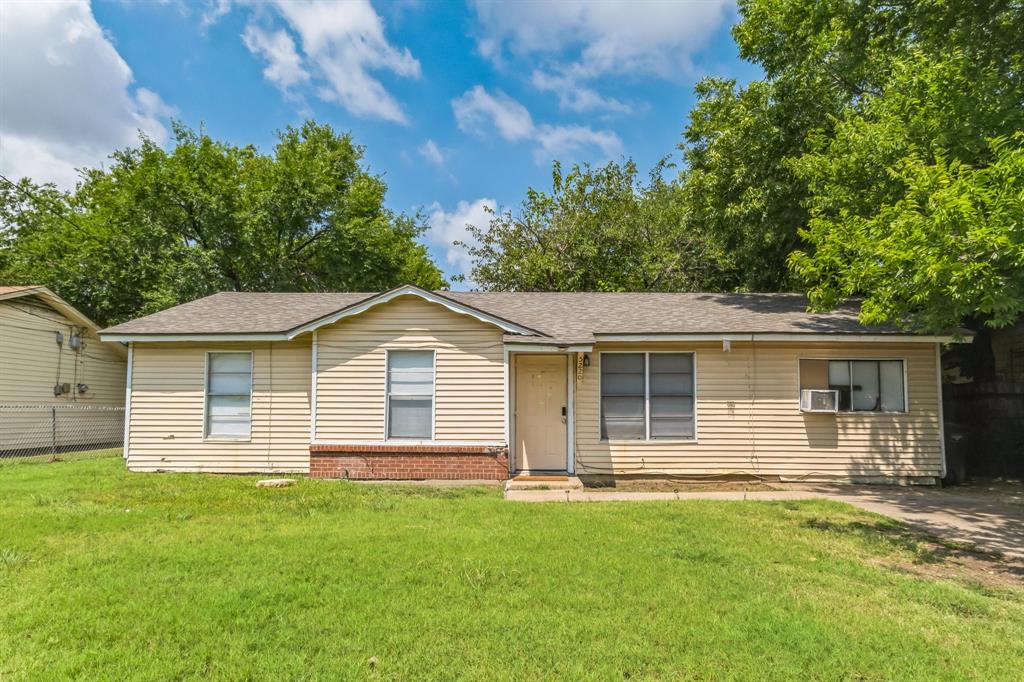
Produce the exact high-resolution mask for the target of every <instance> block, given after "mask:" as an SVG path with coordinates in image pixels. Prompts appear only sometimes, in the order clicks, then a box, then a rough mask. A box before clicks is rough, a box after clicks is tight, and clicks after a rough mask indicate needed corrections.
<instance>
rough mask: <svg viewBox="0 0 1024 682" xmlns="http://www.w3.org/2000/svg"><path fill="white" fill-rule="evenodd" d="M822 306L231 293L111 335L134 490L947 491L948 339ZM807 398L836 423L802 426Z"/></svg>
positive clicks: (406, 290)
mask: <svg viewBox="0 0 1024 682" xmlns="http://www.w3.org/2000/svg"><path fill="white" fill-rule="evenodd" d="M806 306H807V302H806V299H805V298H804V297H803V296H801V295H797V294H658V293H638V294H625V293H457V292H447V291H445V292H430V291H425V290H422V289H419V288H416V287H413V286H404V287H400V288H397V289H394V290H392V291H388V292H385V293H380V294H315V293H310V294H274V293H266V294H260V293H222V294H217V295H214V296H210V297H207V298H203V299H200V300H198V301H193V302H192V303H187V304H185V305H180V306H177V307H175V308H171V309H169V310H165V311H163V312H160V313H157V314H155V315H150V316H148V317H143V318H141V319H138V320H134V321H131V322H126V323H124V324H121V325H118V326H116V327H111V328H109V329H105V330H103V332H102V333H101V334H102V338H103V339H105V340H111V341H123V342H127V343H129V345H130V349H131V350H130V355H129V376H130V387H129V403H128V405H129V416H128V441H127V447H126V456H127V460H128V466H129V468H130V469H132V470H134V471H165V470H174V471H217V472H245V471H263V472H309V473H310V475H312V476H325V477H349V478H354V479H355V478H390V479H402V478H491V479H503V478H507V477H508V476H509V475H514V474H516V473H519V472H524V471H528V472H564V473H575V474H577V475H614V476H625V475H642V476H696V477H706V476H715V477H722V476H732V475H738V476H757V477H764V478H768V479H775V478H798V479H801V480H849V479H857V480H866V481H897V480H902V481H911V482H922V483H931V482H934V481H936V479H938V478H939V477H940V476H942V475H943V469H944V458H943V439H942V416H941V400H940V384H939V369H940V368H939V351H940V344H942V343H944V342H949V341H952V340H953V339H952V338H947V337H936V336H914V335H909V334H906V333H904V332H901V331H899V330H897V329H893V328H888V327H872V328H866V327H863V326H861V325H860V324H859V323H858V322H857V317H856V314H855V311H854V310H852V309H849V308H844V309H842V310H839V311H836V312H833V313H829V314H810V313H807V312H805V310H806ZM802 389H807V390H806V391H802ZM814 390H817V391H819V392H814V393H812V391H814ZM802 395H803V397H804V398H805V400H808V401H811V402H813V403H814V405H805V407H812V406H817V407H818V408H819V409H820V408H825V409H827V408H829V407H830V406H832V405H831V403H832V401H833V400H837V401H838V404H837V405H835V406H834V407H836V408H838V410H837V411H834V412H831V413H821V412H808V411H801V397H802Z"/></svg>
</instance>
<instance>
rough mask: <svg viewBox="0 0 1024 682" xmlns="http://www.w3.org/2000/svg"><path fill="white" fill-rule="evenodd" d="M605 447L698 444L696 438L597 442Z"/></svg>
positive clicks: (603, 440)
mask: <svg viewBox="0 0 1024 682" xmlns="http://www.w3.org/2000/svg"><path fill="white" fill-rule="evenodd" d="M597 442H598V443H604V444H605V445H629V444H631V443H664V444H666V445H694V444H696V443H697V442H698V440H697V439H696V438H634V439H627V440H608V439H607V438H602V439H601V440H599V441H597Z"/></svg>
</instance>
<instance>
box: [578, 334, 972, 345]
mask: <svg viewBox="0 0 1024 682" xmlns="http://www.w3.org/2000/svg"><path fill="white" fill-rule="evenodd" d="M594 339H595V341H596V342H598V343H612V342H629V343H638V342H643V343H657V342H659V341H785V342H801V341H803V342H807V343H834V342H840V343H842V342H849V343H965V342H968V341H970V339H969V338H966V337H965V338H963V339H957V338H956V337H955V336H918V335H916V334H785V333H758V334H594Z"/></svg>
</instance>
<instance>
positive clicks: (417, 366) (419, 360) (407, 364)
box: [387, 350, 434, 440]
mask: <svg viewBox="0 0 1024 682" xmlns="http://www.w3.org/2000/svg"><path fill="white" fill-rule="evenodd" d="M387 386H388V389H387V390H388V394H387V411H388V413H387V422H388V427H387V431H388V433H387V437H388V438H408V439H415V440H431V439H433V437H434V352H433V351H429V350H392V351H388V379H387Z"/></svg>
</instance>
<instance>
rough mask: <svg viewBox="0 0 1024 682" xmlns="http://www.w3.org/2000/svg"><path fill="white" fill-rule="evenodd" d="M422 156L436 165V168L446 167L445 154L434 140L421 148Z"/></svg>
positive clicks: (425, 143)
mask: <svg viewBox="0 0 1024 682" xmlns="http://www.w3.org/2000/svg"><path fill="white" fill-rule="evenodd" d="M419 153H420V156H422V157H423V158H424V159H426V160H427V161H429V162H430V163H432V164H434V165H435V166H443V165H444V153H443V152H442V151H441V149H440V147H438V146H437V143H436V142H434V141H433V140H427V141H426V142H424V143H423V144H422V145H420V148H419Z"/></svg>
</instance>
